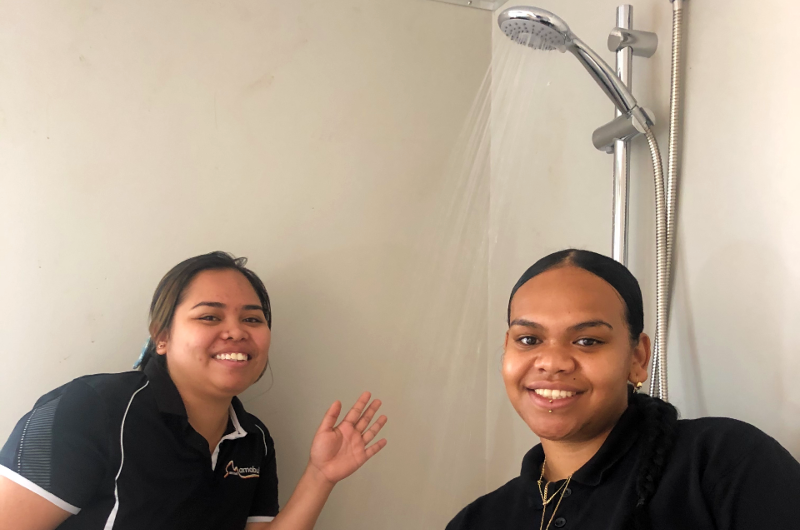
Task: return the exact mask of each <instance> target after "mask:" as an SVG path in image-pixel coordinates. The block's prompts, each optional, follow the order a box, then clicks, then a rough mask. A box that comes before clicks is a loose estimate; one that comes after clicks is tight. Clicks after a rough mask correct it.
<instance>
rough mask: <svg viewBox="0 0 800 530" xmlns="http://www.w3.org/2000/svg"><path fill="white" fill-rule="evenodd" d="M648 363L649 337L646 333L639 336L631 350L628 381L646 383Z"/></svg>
mask: <svg viewBox="0 0 800 530" xmlns="http://www.w3.org/2000/svg"><path fill="white" fill-rule="evenodd" d="M649 363H650V337H648V336H647V334H646V333H642V334H641V335H639V342H638V343H637V344H636V346H635V347H634V348H633V356H632V357H631V371H630V373H629V374H628V380H629V381H630V382H631V383H633V384H634V385H635V384H636V383H644V382H645V381H647V366H648V365H649Z"/></svg>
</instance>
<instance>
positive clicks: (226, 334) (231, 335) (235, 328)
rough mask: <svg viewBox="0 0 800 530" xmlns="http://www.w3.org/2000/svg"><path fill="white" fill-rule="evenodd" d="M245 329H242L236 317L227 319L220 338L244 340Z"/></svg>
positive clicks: (245, 337) (245, 336) (245, 335)
mask: <svg viewBox="0 0 800 530" xmlns="http://www.w3.org/2000/svg"><path fill="white" fill-rule="evenodd" d="M247 337H248V335H247V330H245V329H244V326H242V323H241V322H239V320H238V319H232V320H229V321H228V325H227V326H226V329H225V330H224V331H223V332H222V334H221V336H220V338H221V339H222V340H234V341H235V340H245V339H247Z"/></svg>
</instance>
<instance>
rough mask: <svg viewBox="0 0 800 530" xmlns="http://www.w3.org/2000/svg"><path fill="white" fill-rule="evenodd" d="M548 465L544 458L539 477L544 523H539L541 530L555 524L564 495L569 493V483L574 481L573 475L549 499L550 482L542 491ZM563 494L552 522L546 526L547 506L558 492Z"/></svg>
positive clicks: (545, 529)
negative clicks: (545, 466)
mask: <svg viewBox="0 0 800 530" xmlns="http://www.w3.org/2000/svg"><path fill="white" fill-rule="evenodd" d="M546 463H547V457H545V458H544V462H542V474H541V475H540V476H539V481H538V483H539V495H541V497H542V522H541V523H539V530H549V529H550V524H551V523H552V522H553V518H555V516H556V512H557V511H558V507H559V506H561V501H562V500H563V499H564V494H565V493H566V492H567V486H569V481H570V480H572V475H570V476H568V477H567V481H566V482H564V484H562V485H561V487H560V488H558V489H557V490H556V491H554V492H553V494H552V495H551V496H550V497H549V498H548V496H547V487H548V486H550V481H547V482H546V483H545V485H544V491H542V480H543V479H544V465H545V464H546ZM559 491H560V492H561V496H560V497H559V498H558V502H557V503H556V507H555V509H554V510H553V514H552V515H551V516H550V520H549V521H548V522H547V526H544V517H545V513H546V512H547V505H548V504H549V503H550V501H552V500H553V499H554V498H555V497H556V495H558V492H559Z"/></svg>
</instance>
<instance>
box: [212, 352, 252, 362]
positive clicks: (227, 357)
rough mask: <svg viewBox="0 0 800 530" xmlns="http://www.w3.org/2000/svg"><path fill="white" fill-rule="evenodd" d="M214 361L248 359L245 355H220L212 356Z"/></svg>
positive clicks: (240, 360)
mask: <svg viewBox="0 0 800 530" xmlns="http://www.w3.org/2000/svg"><path fill="white" fill-rule="evenodd" d="M214 358H215V359H218V360H220V361H239V362H242V361H247V360H248V359H249V357H248V355H247V354H246V353H220V354H217V355H215V356H214Z"/></svg>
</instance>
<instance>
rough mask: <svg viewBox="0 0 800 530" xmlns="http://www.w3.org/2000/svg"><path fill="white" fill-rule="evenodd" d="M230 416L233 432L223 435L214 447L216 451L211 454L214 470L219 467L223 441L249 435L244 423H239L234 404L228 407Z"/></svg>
mask: <svg viewBox="0 0 800 530" xmlns="http://www.w3.org/2000/svg"><path fill="white" fill-rule="evenodd" d="M228 416H229V417H230V419H231V423H233V432H232V433H230V434H226V435H225V436H223V437H222V439H221V440H220V441H219V443H218V444H217V447H215V448H214V452H213V453H212V454H211V469H212V470H214V469H216V467H217V458H219V446H220V445H222V442H224V441H225V440H236V439H237V438H244V437H245V436H247V431H245V430H244V429H243V428H242V425H241V424H240V423H239V418H238V417H237V416H236V411H235V410H233V405H231V406H230V408H229V409H228Z"/></svg>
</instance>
